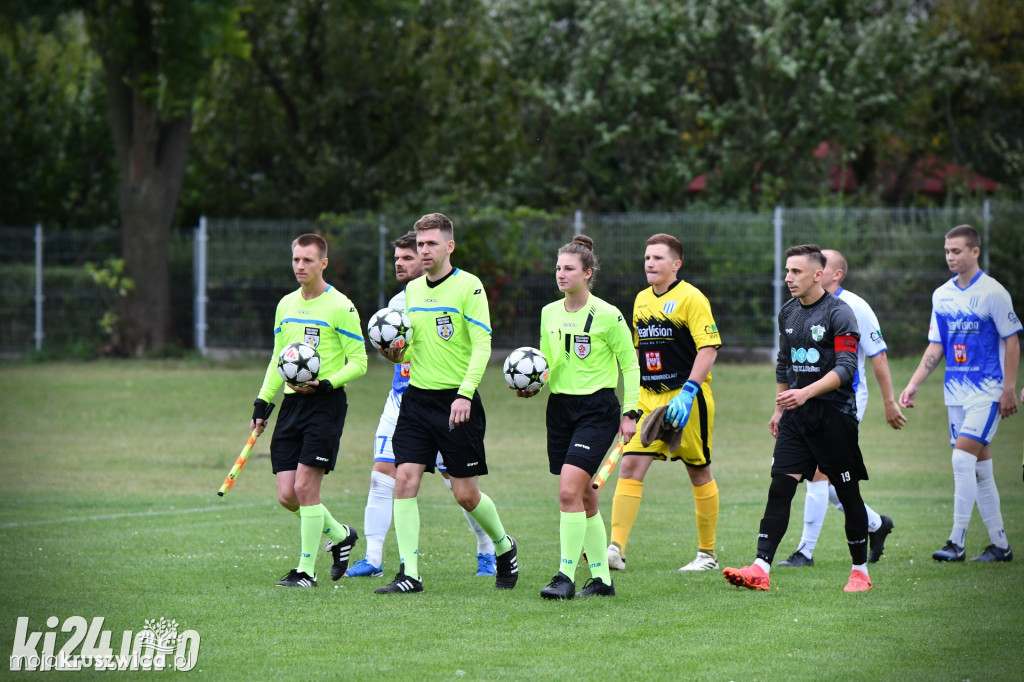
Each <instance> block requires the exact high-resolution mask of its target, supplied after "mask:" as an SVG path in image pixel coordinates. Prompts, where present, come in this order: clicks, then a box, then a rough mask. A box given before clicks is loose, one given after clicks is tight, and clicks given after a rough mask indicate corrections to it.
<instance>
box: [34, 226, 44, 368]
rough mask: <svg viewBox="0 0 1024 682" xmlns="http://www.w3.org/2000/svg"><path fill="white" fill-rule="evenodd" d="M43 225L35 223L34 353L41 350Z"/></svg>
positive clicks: (42, 334) (42, 333)
mask: <svg viewBox="0 0 1024 682" xmlns="http://www.w3.org/2000/svg"><path fill="white" fill-rule="evenodd" d="M45 300H46V296H45V295H43V224H42V223H36V330H35V340H36V351H41V350H42V349H43V336H44V335H45V333H44V332H43V301H45Z"/></svg>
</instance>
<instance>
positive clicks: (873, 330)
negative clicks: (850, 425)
mask: <svg viewBox="0 0 1024 682" xmlns="http://www.w3.org/2000/svg"><path fill="white" fill-rule="evenodd" d="M835 295H836V296H838V297H839V299H840V300H841V301H843V302H844V303H846V305H848V306H850V307H851V308H853V314H854V315H856V316H857V329H858V331H860V343H859V344H858V345H857V375H856V376H854V377H853V392H854V395H855V396H856V399H857V421H861V420H863V419H864V410H866V409H867V407H868V381H867V376H868V375H867V374H866V373H865V371H864V363H865V358H873V357H875V356H876V355H878V354H879V353H882V352H884V351H886V350H888V346H886V345H885V339H884V338H882V328H881V325H879V324H878V317H876V316H875V311H874V310H872V309H871V306H870V305H868V302H867V301H865V300H864V299H863V298H861V297H860V296H858V295H857V294H855V293H853V292H852V291H849V290H847V289H844V288H842V287H839V289H838V290H836V294H835Z"/></svg>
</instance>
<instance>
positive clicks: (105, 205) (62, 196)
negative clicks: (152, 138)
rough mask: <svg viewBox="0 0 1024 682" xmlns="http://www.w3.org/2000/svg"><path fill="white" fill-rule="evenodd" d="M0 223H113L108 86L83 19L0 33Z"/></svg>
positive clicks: (17, 25) (25, 24)
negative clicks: (107, 105) (91, 47)
mask: <svg viewBox="0 0 1024 682" xmlns="http://www.w3.org/2000/svg"><path fill="white" fill-rule="evenodd" d="M0 79H2V80H3V87H2V88H0V169H2V171H3V172H0V223H2V224H7V225H33V224H35V223H42V224H44V225H47V226H72V227H78V228H94V227H101V226H104V225H109V224H112V223H113V222H115V221H116V212H117V209H116V203H115V196H114V172H115V171H114V164H113V163H112V161H111V151H112V146H111V142H110V135H109V133H108V130H109V128H108V127H107V121H106V84H105V82H104V80H103V78H102V72H101V67H100V61H99V58H98V57H97V56H96V53H95V52H94V51H93V50H92V49H90V47H89V42H88V37H87V36H86V32H85V25H84V22H83V21H82V18H81V16H80V15H57V16H54V17H50V18H49V20H48V21H47V20H44V18H43V17H34V18H30V19H29V18H26V19H25V20H24V21H22V22H14V21H11V22H9V23H7V25H6V27H5V28H3V29H0Z"/></svg>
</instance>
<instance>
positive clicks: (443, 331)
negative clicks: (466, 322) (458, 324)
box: [434, 315, 455, 341]
mask: <svg viewBox="0 0 1024 682" xmlns="http://www.w3.org/2000/svg"><path fill="white" fill-rule="evenodd" d="M434 321H435V322H436V323H437V335H438V336H440V337H441V338H442V339H444V340H445V341H447V340H448V339H450V338H452V334H454V333H455V325H453V324H452V318H451V315H444V316H443V317H437V318H435V319H434Z"/></svg>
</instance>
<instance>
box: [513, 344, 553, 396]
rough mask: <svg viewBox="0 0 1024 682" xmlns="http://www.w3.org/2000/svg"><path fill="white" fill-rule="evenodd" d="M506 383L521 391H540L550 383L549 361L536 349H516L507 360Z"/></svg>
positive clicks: (525, 347) (526, 347)
mask: <svg viewBox="0 0 1024 682" xmlns="http://www.w3.org/2000/svg"><path fill="white" fill-rule="evenodd" d="M503 371H504V372H505V381H506V382H507V383H508V385H509V386H511V387H512V388H516V389H519V390H521V391H539V390H540V387H541V386H543V385H544V384H546V383H547V381H548V361H547V358H545V357H544V354H543V353H541V352H540V351H539V350H537V349H536V348H531V347H529V346H523V347H522V348H516V349H515V350H514V351H512V352H511V353H509V354H508V357H507V358H505V366H504V368H503Z"/></svg>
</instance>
